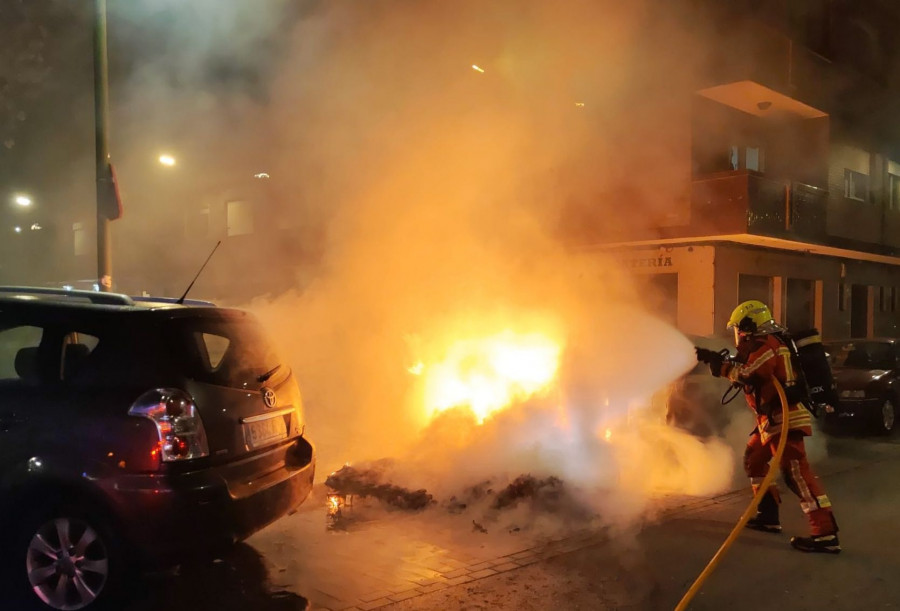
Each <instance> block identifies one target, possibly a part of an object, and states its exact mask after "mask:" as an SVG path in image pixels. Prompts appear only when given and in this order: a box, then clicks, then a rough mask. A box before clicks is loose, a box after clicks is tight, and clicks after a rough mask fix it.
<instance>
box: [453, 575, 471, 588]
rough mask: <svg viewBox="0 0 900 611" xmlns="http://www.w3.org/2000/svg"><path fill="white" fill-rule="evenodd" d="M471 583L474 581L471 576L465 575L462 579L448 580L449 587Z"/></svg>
mask: <svg viewBox="0 0 900 611" xmlns="http://www.w3.org/2000/svg"><path fill="white" fill-rule="evenodd" d="M470 581H474V580H473V579H472V577H471V576H470V575H463V576H462V577H454V578H453V579H448V580H447V585H450V586H458V585H461V584H464V583H469V582H470Z"/></svg>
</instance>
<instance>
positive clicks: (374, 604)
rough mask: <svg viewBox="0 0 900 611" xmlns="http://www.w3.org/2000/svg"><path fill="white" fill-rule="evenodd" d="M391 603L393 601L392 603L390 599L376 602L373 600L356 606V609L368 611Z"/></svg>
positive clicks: (380, 599)
mask: <svg viewBox="0 0 900 611" xmlns="http://www.w3.org/2000/svg"><path fill="white" fill-rule="evenodd" d="M392 602H394V601H392V600H391V599H390V598H379V599H378V600H373V601H372V602H368V603H361V604H358V605H357V607H359V608H360V609H362V611H369V610H370V609H377V608H378V607H384V606H385V605H389V604H391V603H392Z"/></svg>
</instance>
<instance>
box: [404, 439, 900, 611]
mask: <svg viewBox="0 0 900 611" xmlns="http://www.w3.org/2000/svg"><path fill="white" fill-rule="evenodd" d="M825 446H826V447H825V449H826V451H827V453H828V456H827V458H823V459H821V460H819V461H818V464H817V465H816V467H817V470H818V472H819V476H820V478H822V480H823V481H824V482H825V485H826V487H827V490H828V494H829V496H830V497H831V499H832V502H833V504H834V507H835V510H836V516H837V518H838V521H839V525H840V528H841V532H840V537H841V544H842V546H843V548H844V551H843V553H842V554H840V555H839V556H832V555H824V554H804V553H801V552H798V551H795V550H793V549H792V548H791V547H790V546H789V544H788V540H789V538H790V535H791V534H792V533H793V534H806V528H807V527H806V523H805V519H804V518H803V516H802V514H801V512H800V509H799V505H798V504H797V503H796V502H795V501H794V500H793V497H786V498H785V500H786V502H785V504H784V505H783V506H782V523H783V525H784V529H785V532H784V534H782V535H773V534H767V533H759V532H754V531H748V532H746V533H744V534H743V535H742V536H741V537H740V538H739V539H738V540H737V542H736V543H735V545H734V546H733V547H732V548H731V550H730V552H729V554H728V555H727V556H726V557H725V559H724V560H723V561H722V563H721V564H720V566H719V567H718V569H717V571H716V572H715V573H713V575H712V576H711V577H710V578H709V579H708V581H707V582H706V584H705V586H704V587H703V589H702V590H701V592H700V594H699V595H698V596H697V597H696V598H695V599H694V601H693V603H692V605H691V607H690V608H691V609H695V610H698V611H699V610H722V609H728V610H729V611H742V610H750V609H754V610H755V609H761V608H766V609H791V610H793V609H797V610H803V609H831V610H839V609H848V610H850V609H854V610H856V609H892V608H897V607H900V580H898V579H897V575H898V574H900V529H898V528H897V520H898V511H897V510H898V508H900V485H898V483H900V444H898V442H897V441H894V440H884V439H879V438H874V439H872V438H869V439H866V438H851V437H843V438H828V439H827V440H826V444H825ZM749 498H750V495H749V492H747V493H735V494H730V495H723V496H722V497H719V498H718V499H717V500H716V501H715V502H710V503H705V504H704V503H701V504H699V505H698V506H697V507H695V508H693V509H687V510H684V511H681V512H676V513H674V514H673V515H670V516H669V517H668V518H667V519H665V520H663V521H662V522H660V523H658V524H654V525H651V526H648V527H645V528H644V529H643V530H642V531H641V532H640V533H639V534H638V535H637V537H636V538H632V537H630V536H621V537H618V538H616V537H612V538H611V539H610V540H609V541H606V542H602V543H598V544H596V545H592V546H590V547H587V548H584V549H580V550H576V551H573V552H570V553H568V554H564V555H562V556H559V557H556V558H552V559H550V560H547V561H545V562H542V563H539V564H535V565H530V566H526V567H523V568H522V569H519V570H518V571H516V572H511V573H508V574H502V575H496V576H493V577H490V578H487V579H485V580H481V581H478V582H477V583H472V584H467V585H465V586H459V587H456V588H453V589H448V590H446V591H442V592H438V593H434V594H426V595H423V596H422V597H419V598H416V599H411V600H409V601H405V602H401V603H398V604H395V605H392V606H390V607H389V609H391V610H392V611H400V610H404V611H408V610H412V609H674V608H675V606H676V605H677V604H678V602H679V601H680V600H681V597H682V596H683V594H684V593H685V592H686V591H687V589H688V588H689V587H690V585H691V584H692V583H693V580H694V579H695V577H696V576H697V574H699V572H700V571H701V570H702V569H703V568H704V566H705V565H706V563H707V562H708V561H709V560H710V558H712V556H713V554H714V553H715V552H716V550H717V549H718V547H719V545H720V544H721V543H722V542H723V541H724V539H725V538H726V536H727V535H728V533H729V532H730V530H731V528H732V527H733V525H734V524H735V522H736V521H737V520H738V518H739V517H740V515H741V513H742V512H743V511H744V509H745V508H746V504H747V502H748V501H749Z"/></svg>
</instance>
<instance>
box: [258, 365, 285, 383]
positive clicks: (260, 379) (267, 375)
mask: <svg viewBox="0 0 900 611" xmlns="http://www.w3.org/2000/svg"><path fill="white" fill-rule="evenodd" d="M279 369H281V365H280V364H279V365H275V366H274V367H272V368H271V369H270V370H268V371H267V372H265V373H264V374H262V375H261V376H259V377H258V378H256V381H257V382H260V383H261V382H265V381H266V380H268V379H269V378H271V377H272V376H273V375H275V372H276V371H278V370H279Z"/></svg>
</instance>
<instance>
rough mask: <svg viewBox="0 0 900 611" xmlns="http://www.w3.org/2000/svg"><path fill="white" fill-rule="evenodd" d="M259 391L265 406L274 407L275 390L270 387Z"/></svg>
mask: <svg viewBox="0 0 900 611" xmlns="http://www.w3.org/2000/svg"><path fill="white" fill-rule="evenodd" d="M260 392H261V393H262V398H263V403H265V404H266V407H275V391H274V390H272V389H271V388H263V389H262V390H261V391H260Z"/></svg>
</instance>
